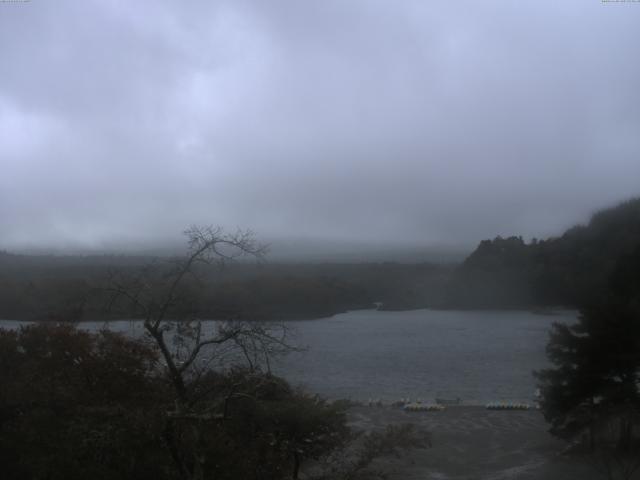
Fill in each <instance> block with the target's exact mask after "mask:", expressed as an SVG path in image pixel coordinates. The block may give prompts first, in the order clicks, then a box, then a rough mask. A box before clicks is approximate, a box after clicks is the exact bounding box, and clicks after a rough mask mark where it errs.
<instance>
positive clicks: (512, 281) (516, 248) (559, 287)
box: [447, 198, 640, 308]
mask: <svg viewBox="0 0 640 480" xmlns="http://www.w3.org/2000/svg"><path fill="white" fill-rule="evenodd" d="M639 247H640V198H636V199H632V200H629V201H626V202H624V203H621V204H619V205H617V206H615V207H612V208H608V209H605V210H602V211H599V212H598V213H596V214H594V215H593V216H592V218H591V220H590V221H589V223H588V224H587V225H579V226H575V227H573V228H571V229H569V230H567V231H566V232H565V233H564V234H563V235H562V236H561V237H557V238H550V239H548V240H542V241H536V240H534V241H532V242H531V243H529V244H527V243H525V242H524V241H523V240H522V238H520V237H510V238H501V237H497V238H495V239H493V240H484V241H482V242H481V243H480V245H479V246H478V247H477V248H476V250H475V251H474V252H473V253H472V254H471V255H469V257H467V259H466V260H465V261H464V262H463V263H462V265H461V266H460V267H459V268H458V269H457V270H456V271H455V273H454V275H453V277H452V280H451V282H450V284H449V288H448V294H447V303H448V305H449V306H455V307H464V308H520V307H535V306H550V305H566V306H580V305H584V304H585V303H586V302H588V301H590V300H591V299H593V298H594V296H597V295H599V294H600V293H601V292H603V291H605V288H606V284H607V279H608V277H609V276H610V275H611V273H612V271H613V269H614V267H615V265H616V263H617V262H618V260H619V259H620V258H621V257H622V256H624V255H630V254H631V253H632V252H633V251H634V250H635V249H637V248H639Z"/></svg>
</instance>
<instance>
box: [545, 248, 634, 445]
mask: <svg viewBox="0 0 640 480" xmlns="http://www.w3.org/2000/svg"><path fill="white" fill-rule="evenodd" d="M639 279H640V248H638V249H636V251H635V252H634V253H633V254H631V255H627V256H624V257H621V258H620V260H619V262H618V265H617V267H616V269H615V270H614V273H613V275H612V277H611V281H610V285H611V289H610V292H608V293H607V294H606V295H603V296H602V298H600V299H594V301H593V302H592V304H591V305H589V306H587V307H584V308H583V309H581V312H580V317H579V320H578V323H577V324H575V325H570V326H568V325H563V324H554V326H553V330H552V332H551V338H550V341H549V344H548V346H547V354H548V356H549V359H550V360H551V362H552V363H553V364H554V368H550V369H546V370H542V371H540V372H536V376H537V378H538V380H539V385H540V388H541V392H542V397H543V400H542V410H543V413H544V415H545V418H546V419H547V420H548V421H549V422H550V423H551V425H552V428H551V432H552V433H553V434H555V435H557V436H559V437H562V438H566V439H570V438H574V437H575V436H576V435H578V434H579V433H584V432H588V433H589V438H590V444H591V446H592V447H593V446H594V444H595V442H596V441H598V440H603V441H605V440H606V438H604V434H603V430H604V428H603V427H604V426H606V427H607V428H608V429H609V431H611V425H612V422H615V423H616V425H617V426H616V428H615V431H616V433H617V441H618V445H619V446H620V447H628V446H629V445H630V442H631V440H632V438H631V437H632V432H633V425H634V424H636V423H637V421H638V416H639V412H640V392H639V390H638V387H639V383H640V288H639V286H640V281H639Z"/></svg>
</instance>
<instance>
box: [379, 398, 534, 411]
mask: <svg viewBox="0 0 640 480" xmlns="http://www.w3.org/2000/svg"><path fill="white" fill-rule="evenodd" d="M437 400H438V401H436V403H422V402H421V401H420V400H417V401H414V402H412V401H410V400H409V399H404V398H403V399H401V400H399V401H397V402H393V403H391V404H390V406H392V407H397V408H402V409H403V410H405V411H407V412H441V411H442V410H444V409H445V408H447V407H448V406H456V405H461V404H462V402H461V401H460V399H456V400H455V401H447V402H446V403H445V402H443V401H442V400H441V399H437ZM387 405H388V404H387ZM368 406H370V407H383V406H385V404H384V403H383V402H382V401H380V400H379V399H377V400H372V399H369V401H368ZM468 406H473V405H468ZM478 406H480V405H478ZM485 407H486V409H487V410H531V409H532V408H539V407H538V406H537V405H534V406H531V405H530V404H528V403H523V402H490V403H488V404H486V405H485Z"/></svg>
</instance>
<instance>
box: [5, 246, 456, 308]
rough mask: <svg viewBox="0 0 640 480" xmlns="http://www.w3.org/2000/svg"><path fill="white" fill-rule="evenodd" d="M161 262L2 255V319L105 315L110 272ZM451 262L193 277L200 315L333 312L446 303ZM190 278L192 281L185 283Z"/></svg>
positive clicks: (282, 267)
mask: <svg viewBox="0 0 640 480" xmlns="http://www.w3.org/2000/svg"><path fill="white" fill-rule="evenodd" d="M154 263H155V264H160V265H162V264H165V263H166V262H163V261H161V259H152V258H148V257H125V256H87V257H74V256H69V257H54V256H26V255H13V254H8V253H2V252H0V318H5V319H16V320H18V319H23V320H32V319H45V320H46V319H51V320H61V319H76V320H82V319H93V320H95V319H97V318H104V316H105V311H104V305H105V301H106V300H105V298H104V296H103V295H102V294H101V290H100V287H103V286H104V283H105V278H107V277H108V275H109V272H111V271H113V270H116V271H118V272H120V273H122V274H124V275H128V274H131V275H134V274H136V273H137V271H138V270H139V268H140V267H141V266H143V265H148V264H154ZM450 271H451V269H450V267H448V266H440V265H432V264H416V265H403V264H397V263H381V264H375V263H371V264H258V265H256V264H252V263H231V264H227V265H225V267H224V268H218V267H217V266H210V267H203V266H200V271H199V278H200V282H193V281H192V282H191V283H192V285H191V287H192V290H193V293H194V295H193V298H192V300H193V302H194V305H193V306H194V308H197V310H198V311H199V312H200V313H201V315H202V317H203V318H224V319H226V318H238V319H250V320H274V319H299V318H318V317H323V316H330V315H333V314H335V313H340V312H344V311H347V310H354V309H358V308H371V307H372V305H373V302H382V303H383V304H384V306H385V308H390V309H408V308H424V307H427V306H434V305H439V304H442V302H443V298H444V286H445V284H446V281H447V280H448V278H449V274H450ZM185 283H187V282H185Z"/></svg>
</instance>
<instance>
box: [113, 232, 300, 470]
mask: <svg viewBox="0 0 640 480" xmlns="http://www.w3.org/2000/svg"><path fill="white" fill-rule="evenodd" d="M185 235H186V236H187V239H188V246H189V248H188V252H187V254H186V256H185V257H184V258H181V259H178V260H174V261H173V262H172V268H170V269H169V271H165V272H161V274H160V275H158V274H155V275H154V273H155V272H154V269H153V268H152V267H149V268H147V269H144V270H143V271H142V272H140V274H139V275H137V276H135V277H133V278H131V277H123V276H119V275H112V277H111V278H110V281H109V285H108V287H107V291H108V292H109V293H110V296H109V297H110V298H109V305H110V306H113V305H116V304H118V303H123V302H124V303H125V304H126V305H127V307H128V310H129V311H131V310H132V311H133V312H134V313H135V314H136V315H137V316H140V317H142V318H143V324H144V329H145V331H146V332H147V334H148V335H149V336H150V338H151V339H152V340H153V342H154V343H155V345H156V346H157V347H158V350H159V352H160V355H161V358H162V360H163V363H164V365H165V367H166V374H167V375H168V378H169V379H170V381H171V384H172V386H173V391H174V397H175V398H174V404H175V408H174V409H173V410H172V411H170V412H168V413H167V416H166V428H165V433H164V437H165V438H164V439H165V442H166V443H167V446H168V448H169V451H170V454H171V456H172V458H173V460H174V463H175V464H176V467H177V469H178V471H179V472H180V475H181V477H182V478H184V479H185V480H186V479H189V480H199V479H201V478H202V477H203V465H204V463H205V461H206V453H205V452H204V451H203V450H202V449H201V448H199V445H200V440H201V435H202V430H201V429H202V425H203V422H204V424H207V423H208V425H209V426H211V422H212V421H214V420H215V421H222V420H223V419H224V412H226V404H227V403H228V401H229V400H230V398H232V397H233V395H231V396H228V398H226V399H225V401H224V405H223V406H222V410H223V411H221V412H217V411H216V410H217V409H219V407H220V406H218V405H215V406H213V405H212V407H211V411H204V412H203V411H202V410H198V411H195V410H194V409H193V408H192V406H193V405H192V402H191V400H192V399H190V394H189V386H190V385H192V384H193V383H194V382H196V381H197V380H198V378H199V377H200V375H202V374H203V372H204V371H205V370H206V367H207V364H206V362H202V361H201V360H202V354H203V353H205V351H207V350H211V349H215V348H216V347H222V346H230V347H235V348H237V349H239V351H240V352H241V354H242V355H243V356H244V357H245V359H246V360H247V362H248V363H249V367H250V369H252V370H253V369H255V368H256V367H257V365H258V364H259V362H260V359H262V360H263V361H265V362H266V365H267V368H269V357H271V356H272V355H276V354H281V353H286V352H288V351H290V350H291V349H292V347H291V346H290V345H289V344H288V343H287V340H286V329H285V328H284V327H283V326H282V325H279V326H273V325H266V324H264V323H257V322H246V321H242V322H241V321H232V320H228V321H220V322H218V323H217V325H216V327H215V329H214V330H213V331H209V332H205V329H204V328H203V324H202V322H201V321H200V319H199V317H198V316H197V313H196V312H194V308H193V305H191V304H190V302H189V299H188V298H186V297H185V294H184V292H183V290H182V287H183V285H184V283H185V282H186V280H187V278H189V277H192V278H194V279H195V280H196V281H198V282H199V281H200V279H199V278H198V271H197V267H198V265H200V264H205V265H211V264H214V263H221V262H225V261H229V260H233V259H235V258H237V257H239V256H246V255H249V256H253V257H255V258H257V259H261V258H262V257H263V255H264V254H265V252H266V248H265V247H264V246H262V245H259V244H258V243H257V242H256V241H255V239H254V236H253V233H252V232H250V231H238V232H236V233H235V234H226V233H224V232H223V230H222V229H221V228H219V227H204V228H203V227H191V228H189V229H188V230H187V231H185ZM179 422H180V425H183V426H184V425H186V431H187V432H189V436H190V437H191V438H190V442H189V444H190V446H191V447H192V448H190V449H187V450H189V451H185V449H183V448H180V441H179V440H178V439H177V436H176V428H177V425H178V423H179Z"/></svg>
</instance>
